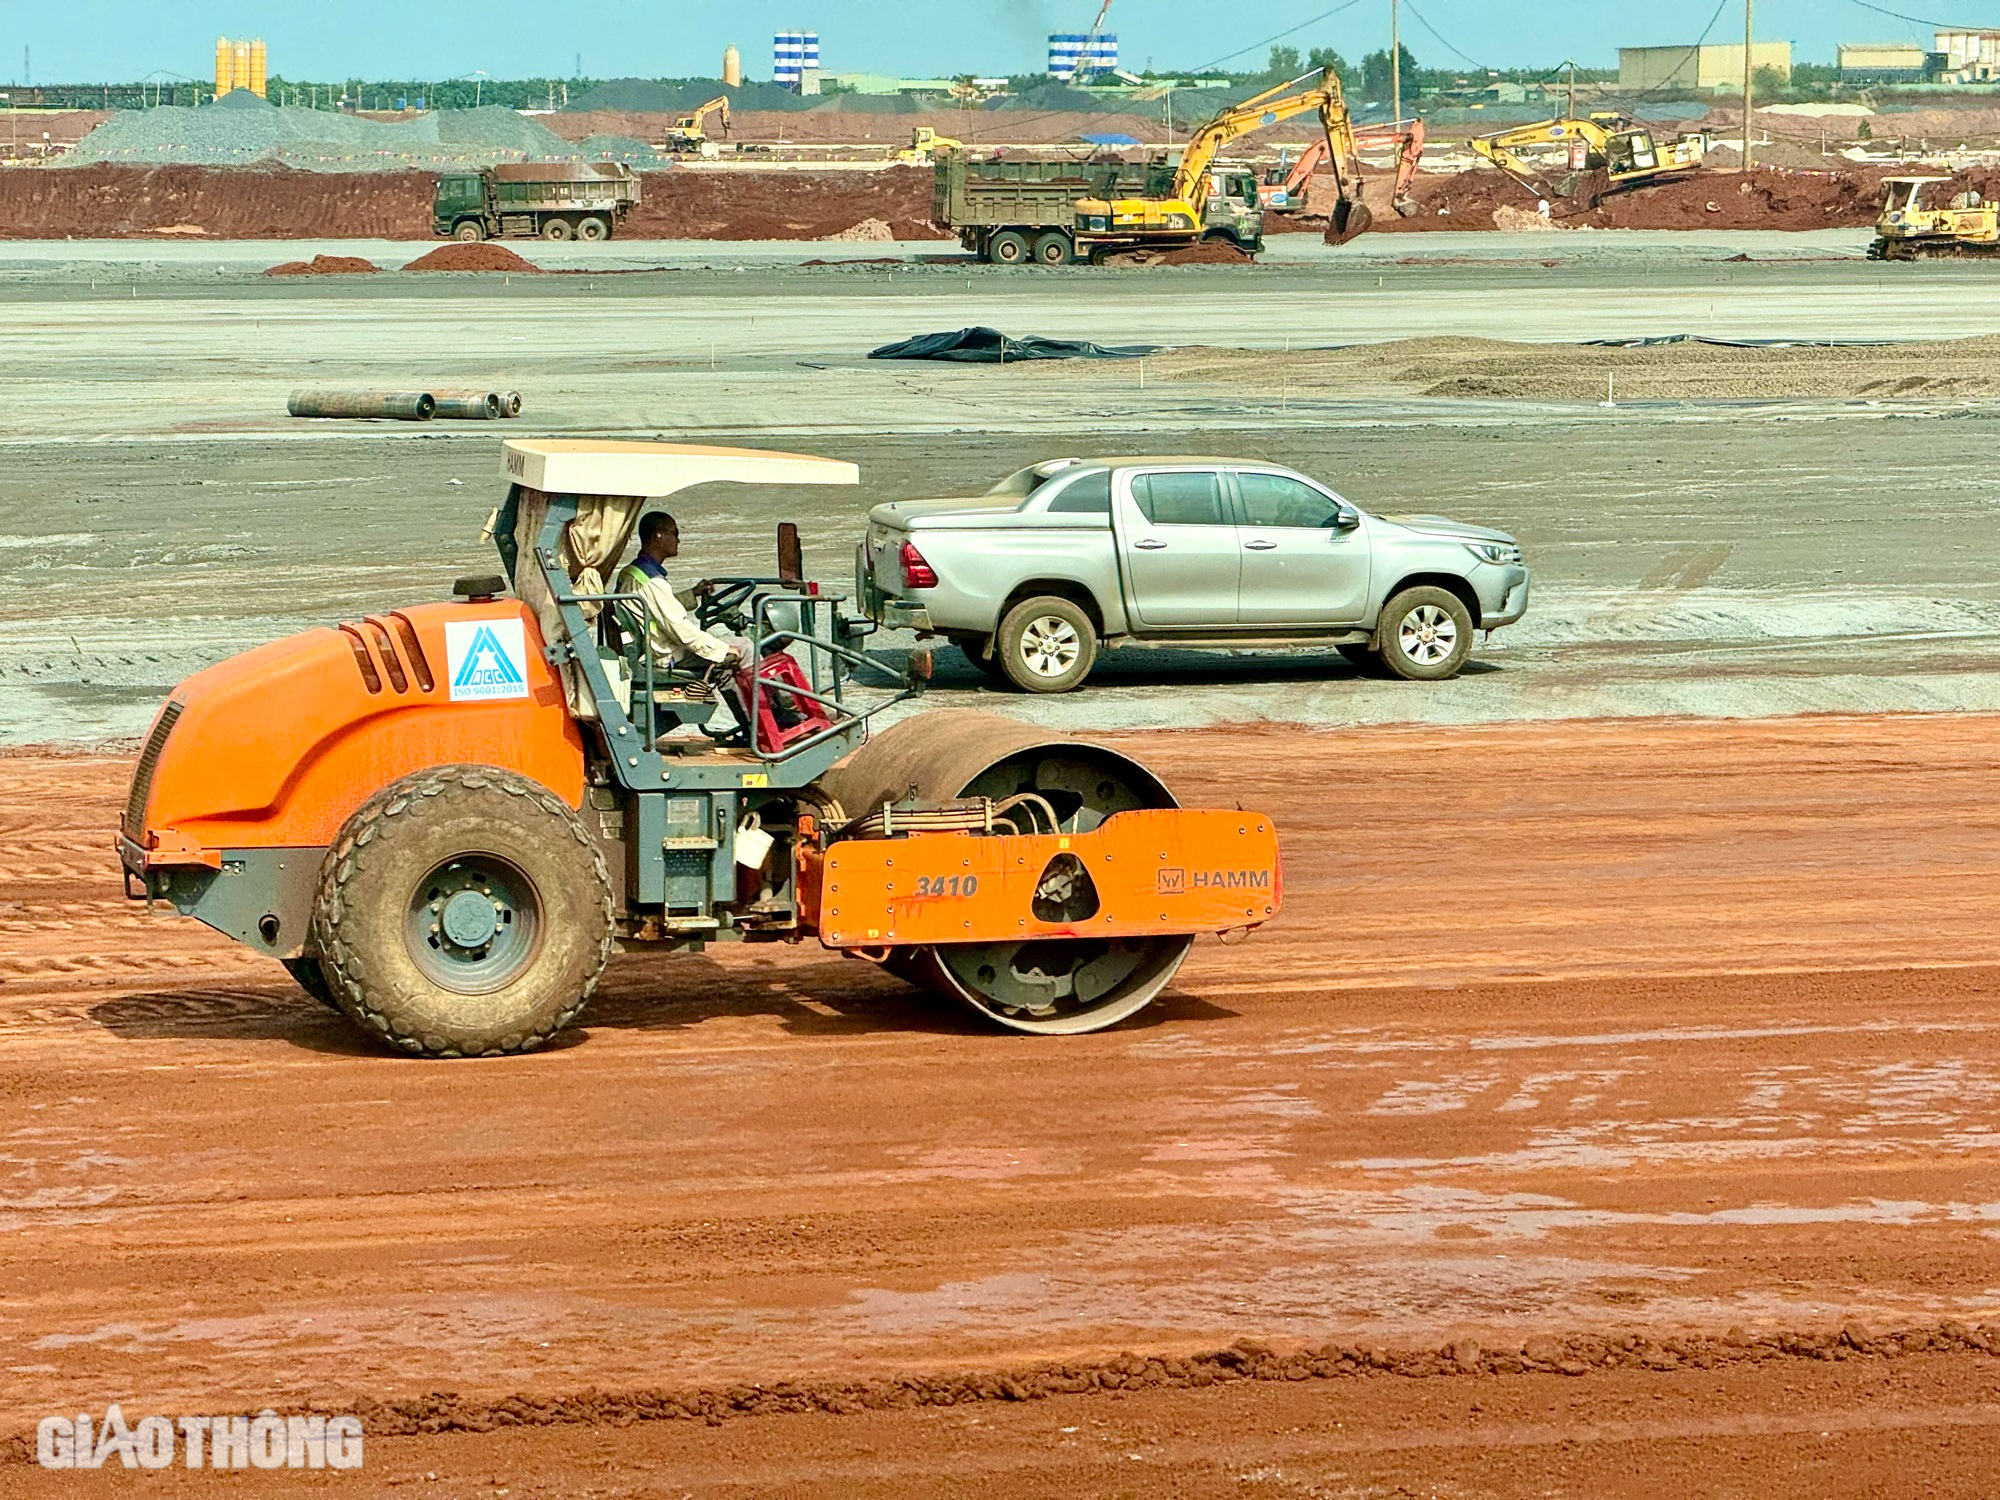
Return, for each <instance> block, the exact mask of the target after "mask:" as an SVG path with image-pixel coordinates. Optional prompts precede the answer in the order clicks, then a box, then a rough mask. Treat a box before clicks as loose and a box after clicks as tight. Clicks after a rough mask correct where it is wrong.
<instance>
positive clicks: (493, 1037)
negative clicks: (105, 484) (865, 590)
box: [118, 441, 1283, 1057]
mask: <svg viewBox="0 0 2000 1500" xmlns="http://www.w3.org/2000/svg"><path fill="white" fill-rule="evenodd" d="M503 448H504V457H505V461H506V471H507V479H508V489H507V494H506V499H505V501H504V503H503V504H502V505H501V506H500V507H499V509H498V510H496V511H495V512H494V515H493V519H492V522H491V523H490V530H491V532H492V536H493V540H494V543H495V545H496V547H497V549H498V551H499V554H500V560H501V563H502V564H503V566H504V569H505V572H504V575H503V574H494V575H491V576H478V577H471V578H462V579H460V580H459V581H458V583H457V585H456V586H455V588H454V590H453V597H452V599H451V601H450V602H438V603H430V604H417V605H412V606H410V607H408V608H404V609H394V610H389V611H387V612H386V613H383V614H380V615H370V616H367V617H366V618H364V619H360V620H354V621H349V622H346V623H343V624H339V625H335V626H332V627H327V628H322V629H316V630H309V631H307V632H305V633H304V634H302V635H296V636H292V637H290V638H289V639H286V640H280V641H274V642H272V643H271V644H270V645H267V646H262V647H259V648H258V649H256V650H253V651H248V652H245V653H244V654H242V655H240V656H236V657H233V658H231V659H229V660H227V661H224V662H221V663H218V664H217V665H215V666H213V667H210V668H208V669H207V670H205V671H202V672H198V673H196V674H195V675H194V676H192V677H190V678H188V679H187V681H185V682H183V683H182V684H181V685H180V686H179V687H178V688H176V689H175V690H174V692H173V694H172V696H171V697H170V698H169V699H168V700H167V702H166V704H165V705H164V706H163V707H162V708H161V709H160V712H159V715H158V717H157V718H155V720H154V721H153V725H152V730H151V732H150V733H149V734H148V735H147V737H146V740H145V745H144V749H143V751H142V753H141V754H140V757H139V761H138V765H137V767H136V768H135V770H134V772H133V776H132V785H131V793H130V796H129V798H128V800H127V803H126V806H125V811H124V815H123V817H122V819H121V822H120V828H119V836H118V852H119V857H120V861H121V863H122V864H123V866H124V870H125V888H126V893H127V895H128V896H130V897H132V898H133V899H134V900H140V901H145V902H146V903H148V905H149V906H150V905H152V904H153V903H166V904H167V905H170V906H171V907H172V908H174V909H175V910H177V911H179V912H181V913H183V914H185V915H187V916H192V917H195V918H198V919H199V920H201V921H203V922H206V923H207V924H208V925H209V926H211V927H214V928H215V929H216V930H217V931H220V932H223V933H226V934H228V935H229V936H230V937H233V938H235V939H237V940H238V941H239V942H242V943H244V944H246V945H247V946H249V947H250V948H252V949H254V950H256V951H257V952H259V953H264V954H268V955H270V956H271V957H272V958H275V959H278V960H279V961H280V962H282V963H283V964H284V965H285V967H286V968H287V969H288V970H289V971H290V972H291V973H292V975H293V976H294V977H295V978H296V979H297V980H298V982H299V984H300V985H301V986H302V987H303V988H305V989H306V990H307V991H309V992H310V993H311V994H312V995H314V996H315V997H317V998H318V999H319V1000H321V1001H322V1002H323V1003H325V1004H327V1005H329V1006H332V1007H333V1008H335V1009H337V1010H339V1011H340V1012H341V1013H342V1014H343V1015H345V1016H347V1017H348V1018H349V1019H350V1020H351V1021H353V1022H354V1023H355V1024H356V1025H358V1026H360V1027H361V1028H363V1029H364V1030H365V1031H367V1032H369V1033H370V1034H372V1035H374V1036H376V1037H379V1038H381V1039H382V1040H383V1041H385V1042H387V1043H388V1044H390V1045H391V1046H394V1047H397V1048H400V1049H402V1050H403V1051H406V1052H411V1053H416V1054H419V1055H422V1056H428V1057H461V1056H479V1055H493V1054H501V1053H513V1052H523V1051H528V1050H531V1049H533V1048H535V1047H538V1046H540V1045H542V1044H543V1043H545V1042H546V1041H548V1039H549V1038H550V1037H551V1036H553V1035H555V1034H556V1033H557V1032H558V1031H560V1030H561V1029H562V1028H563V1027H564V1026H566V1025H567V1024H568V1023H569V1022H570V1021H572V1020H573V1019H575V1017H576V1016H577V1014H578V1012H580V1011H581V1010H582V1009H583V1007H584V1005H585V1003H586V1002H587V1001H588V1000H589V998H590V995H591V991H592V990H593V988H594V987H595V986H596V984H597V980H598V976H599V975H600V974H601V973H602V972H603V969H604V965H605V963H606V961H607V960H608V959H609V958H610V956H611V954H612V951H613V949H614V948H615V947H617V946H619V945H621V944H624V945H629V944H641V943H650V944H665V945H667V946H669V947H680V948H688V949H693V950H696V951H699V950H700V949H701V948H702V947H703V946H704V945H705V944H708V943H711V942H725V941H737V942H800V941H803V940H806V939H816V940H817V941H818V942H819V943H821V944H823V945H824V946H825V947H827V948H831V949H835V950H838V951H840V952H843V953H848V954H852V955H854V956H856V957H859V958H863V959H867V960H871V961H873V962H876V963H880V964H882V965H884V966H885V967H887V968H888V969H889V970H890V971H891V972H893V973H895V974H897V975H899V976H901V977H902V978H904V979H906V980H908V981H909V982H911V983H912V984H916V985H919V986H921V987H924V988H927V989H929V990H932V991H934V992H936V993H938V994H940V995H942V996H945V997H948V998H950V999H953V1000H956V1001H959V1002H963V1003H965V1004H968V1005H970V1006H972V1007H973V1008H974V1009H975V1010H977V1011H979V1012H980V1013H981V1014H982V1015H984V1016H986V1017H988V1018H990V1020H991V1021H993V1022H995V1023H997V1024H998V1025H1000V1026H1003V1027H1008V1028H1011V1029H1013V1030H1015V1031H1022V1032H1037V1033H1057V1034H1060V1033H1073V1032H1086V1031H1093V1030H1096V1029H1098V1028H1100V1027H1104V1026H1109V1025H1112V1024H1114V1023H1115V1022H1117V1021H1120V1020H1122V1019H1124V1018H1125V1017H1127V1016H1130V1015H1131V1014H1133V1013H1134V1012H1135V1011H1137V1010H1138V1009H1139V1008H1140V1007H1141V1006H1143V1005H1145V1004H1146V1003H1147V1002H1148V1001H1150V1000H1151V999H1152V998H1153V997H1154V996H1156V995H1157V994H1159V993H1160V991H1161V990H1162V989H1163V988H1165V986H1166V985H1167V983H1168V982H1169V981H1170V980H1171V979H1172V978H1173V976H1174V972H1175V971H1176V970H1177V969H1178V968H1179V967H1180V964H1181V961H1182V959H1183V958H1185V957H1186V956H1187V952H1188V949H1189V948H1190V947H1191V946H1192V945H1193V942H1194V939H1195V937H1196V936H1197V935H1198V934H1201V933H1204V932H1210V933H1217V934H1223V935H1228V934H1233V933H1242V932H1245V931H1247V930H1249V929H1251V928H1254V927H1257V926H1258V925H1259V924H1261V923H1263V922H1265V921H1267V920H1269V919H1270V918H1271V917H1272V916H1273V915H1274V914H1275V913H1276V911H1277V910H1278V905H1279V902H1280V900H1281V898H1282V883H1283V876H1282V871H1281V869H1280V865H1279V857H1278V843H1277V834H1276V831H1275V829H1274V828H1273V826H1272V823H1271V820H1270V818H1269V817H1267V816H1265V815H1263V814H1260V813H1247V812H1241V811H1219V810H1218V811H1196V810H1192V809H1186V808H1182V807H1180V806H1179V805H1178V804H1177V803H1176V802H1175V800H1174V796H1173V794H1172V792H1170V791H1169V790H1168V789H1167V787H1166V786H1165V785H1164V784H1163V783H1162V782H1161V781H1160V780H1159V778H1158V777H1156V776H1154V775H1153V774H1152V773H1151V772H1149V771H1147V770H1146V769H1145V768H1144V767H1143V766H1141V765H1140V764H1138V763H1137V762H1136V761H1134V760H1132V759H1130V758H1129V757H1127V756H1124V755H1121V754H1118V753H1116V752H1114V751H1111V750H1108V749H1105V748H1102V747H1100V746H1095V745H1090V744H1086V743H1081V742H1078V741H1075V740H1071V739H1068V738H1065V737H1062V736H1059V735H1053V734H1049V733H1047V732H1044V731H1041V730H1038V729H1035V728H1033V727H1031V726H1029V725H1025V724H1021V723H1018V722H1015V721H1013V720H1010V719H1006V718H1002V717H997V716H992V715H986V714H979V713H968V712H952V711H945V712H935V713H932V712H913V711H912V710H914V709H915V708H916V707H917V705H916V704H915V703H914V701H913V700H915V699H916V698H917V697H918V696H919V695H920V694H921V692H922V690H923V688H924V685H925V678H926V677H927V675H928V658H927V657H926V656H924V655H923V654H922V653H913V654H912V655H911V657H910V659H909V664H908V665H906V666H892V665H890V663H889V662H888V661H887V660H885V659H884V656H883V655H882V654H879V653H878V654H870V653H868V652H867V651H866V650H864V647H865V645H866V637H867V635H868V633H869V632H870V631H872V630H873V628H874V627H873V625H872V624H871V623H869V622H867V621H864V620H859V619H856V618H853V617H851V616H849V615H847V614H845V613H844V612H843V610H842V607H841V606H842V603H843V600H844V597H845V596H843V595H841V594H839V593H837V592H835V591H832V590H828V589H823V588H821V587H820V586H819V585H818V584H817V583H815V582H810V581H807V580H806V579H805V577H804V568H803V566H802V564H801V559H800V557H799V548H798V540H797V538H798V533H797V529H796V527H794V526H791V525H789V524H787V525H784V526H780V528H779V545H778V559H777V570H776V572H775V573H774V574H771V575H769V576H744V577H732V578H717V579H710V580H705V581H703V582H702V583H700V584H698V585H697V586H696V588H695V589H694V591H693V595H692V599H693V603H692V609H693V613H694V615H695V618H696V620H697V621H698V623H699V624H701V625H702V626H703V627H704V628H705V629H708V630H710V631H714V632H726V633H729V634H732V635H735V636H736V637H738V638H739V639H741V640H742V641H743V642H744V647H745V649H744V650H742V651H741V652H739V653H738V654H737V655H736V656H734V657H732V659H731V660H730V661H729V662H727V663H723V664H719V665H713V666H711V665H710V664H708V663H705V662H701V661H694V662H693V663H692V665H691V667H686V668H684V667H682V666H679V665H677V664H675V663H674V662H673V661H672V660H671V659H668V660H661V659H659V658H658V656H657V653H655V652H654V651H653V650H651V649H649V642H650V640H651V639H652V632H651V626H652V624H653V621H652V619H651V615H650V606H649V605H648V603H647V600H646V597H645V596H644V595H643V594H641V593H621V592H619V591H618V589H617V587H616V586H615V584H613V583H608V582H607V580H611V579H615V578H616V576H617V571H616V569H617V563H618V561H619V559H620V557H621V555H622V554H623V552H624V551H625V549H626V547H627V544H628V543H629V541H630V539H631V537H632V535H633V531H634V528H635V526H636V524H637V522H638V520H639V517H640V513H641V512H642V511H643V510H644V509H645V508H646V505H647V504H648V502H649V501H653V500H657V499H660V498H663V497H665V496H668V495H673V494H676V493H677V492H679V491H681V490H684V489H687V488H689V487H691V486H695V485H702V484H709V483H713V482H716V481H735V482H738V483H747V484H759V485H779V486H790V485H821V484H856V483H858V482H859V479H860V475H859V473H858V471H857V470H856V468H855V466H854V465H853V464H851V463H845V462H841V461H838V460H834V459H826V458H813V457H807V456H804V455H798V454H788V453H768V452H760V451H754V450H744V449H728V448H705V447H689V446H682V445H677V444H668V443H632V442H602V441H542V442H509V443H506V444H504V445H503ZM871 686H872V687H873V688H874V689H875V690H874V691H870V692H865V693H864V692H860V691H857V690H858V689H861V688H864V687H871ZM864 700H865V704H864ZM891 708H900V709H901V710H902V712H903V713H904V714H905V715H906V716H905V717H903V718H901V719H900V721H898V722H895V723H893V724H891V725H890V726H889V727H888V728H886V729H884V730H882V731H881V732H880V733H878V734H875V735H873V736H872V737H871V736H870V734H869V724H870V720H871V719H874V718H876V717H877V716H878V715H880V714H882V713H883V712H884V711H885V710H887V709H891Z"/></svg>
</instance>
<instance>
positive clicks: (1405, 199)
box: [1257, 120, 1424, 219]
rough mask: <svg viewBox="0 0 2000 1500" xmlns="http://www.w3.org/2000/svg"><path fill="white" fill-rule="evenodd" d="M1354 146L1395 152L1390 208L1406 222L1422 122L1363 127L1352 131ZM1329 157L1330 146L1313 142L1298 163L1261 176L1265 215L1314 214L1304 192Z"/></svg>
mask: <svg viewBox="0 0 2000 1500" xmlns="http://www.w3.org/2000/svg"><path fill="white" fill-rule="evenodd" d="M1354 145H1355V148H1356V149H1357V150H1364V151H1365V150H1367V149H1368V148H1370V147H1379V146H1394V147H1395V148H1396V195H1395V198H1394V200H1393V206H1394V207H1395V210H1396V212H1397V213H1399V214H1401V215H1402V216H1403V217H1404V218H1406V219H1407V218H1408V217H1409V216H1410V215H1411V214H1413V213H1415V212H1416V210H1417V205H1416V202H1415V200H1414V199H1412V198H1411V197H1410V184H1411V183H1412V182H1413V181H1415V179H1416V175H1417V163H1418V161H1419V160H1420V159H1421V158H1422V157H1423V154H1424V122H1423V121H1422V120H1411V121H1410V122H1409V123H1408V124H1407V125H1402V124H1394V125H1363V126H1359V127H1357V128H1356V129H1355V131H1354ZM1332 155H1333V148H1332V146H1331V145H1330V144H1329V143H1328V142H1327V141H1326V140H1325V139H1324V138H1322V139H1319V140H1316V141H1314V142H1313V143H1312V144H1311V145H1310V146H1308V147H1306V149H1305V150H1304V151H1302V152H1300V153H1299V156H1298V159H1297V160H1296V161H1294V162H1292V163H1291V164H1290V165H1289V166H1288V165H1286V164H1285V163H1283V162H1280V163H1279V164H1278V165H1277V166H1274V167H1271V168H1270V169H1268V170H1267V171H1266V172H1265V173H1264V180H1263V181H1262V182H1260V183H1259V184H1258V185H1257V197H1258V200H1259V201H1260V202H1261V203H1262V204H1263V206H1264V208H1265V210H1266V211H1267V212H1269V213H1280V214H1306V213H1312V212H1314V211H1315V209H1314V206H1313V205H1312V204H1311V203H1310V202H1309V199H1308V188H1309V185H1310V183H1311V182H1312V177H1313V174H1314V173H1315V172H1317V171H1319V169H1320V168H1321V167H1322V166H1324V165H1325V164H1326V163H1327V161H1328V160H1329V159H1330V158H1331V157H1332Z"/></svg>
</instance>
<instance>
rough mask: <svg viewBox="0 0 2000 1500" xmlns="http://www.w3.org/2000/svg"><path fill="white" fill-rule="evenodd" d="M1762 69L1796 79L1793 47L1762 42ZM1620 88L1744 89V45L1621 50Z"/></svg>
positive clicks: (1756, 55) (1758, 50) (1758, 58)
mask: <svg viewBox="0 0 2000 1500" xmlns="http://www.w3.org/2000/svg"><path fill="white" fill-rule="evenodd" d="M1751 55H1752V58H1753V60H1754V61H1755V63H1756V65H1757V66H1758V67H1759V68H1776V69H1777V70H1778V72H1779V73H1780V74H1782V75H1783V76H1784V77H1786V78H1790V77H1791V76H1792V44H1791V43H1790V42H1759V43H1757V44H1756V47H1755V49H1754V50H1753V52H1752V54H1751ZM1618 86H1619V87H1620V88H1621V89H1645V90H1658V91H1660V92H1662V93H1664V92H1666V91H1668V90H1674V89H1686V90H1691V91H1696V92H1715V91H1726V90H1731V89H1740V88H1742V87H1743V44H1742V43H1741V42H1738V43H1736V44H1735V45H1733V46H1731V45H1727V44H1722V45H1713V46H1711V45H1704V46H1699V47H1620V48H1619V49H1618Z"/></svg>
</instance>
